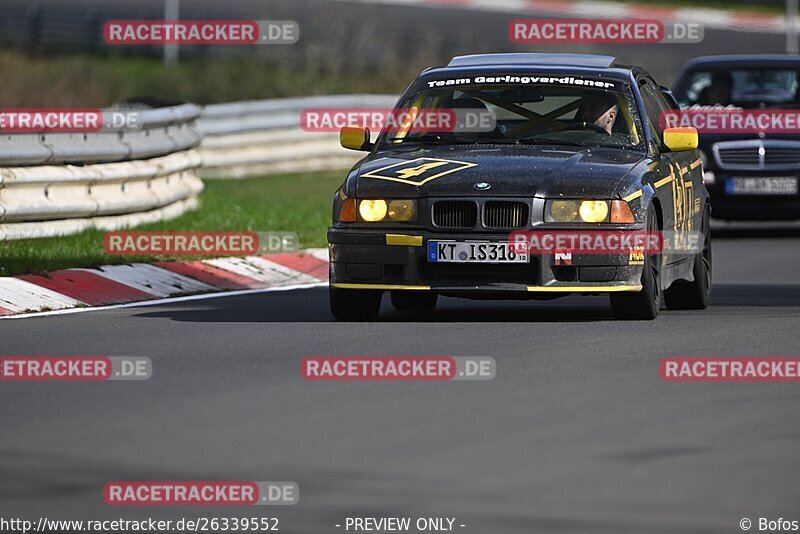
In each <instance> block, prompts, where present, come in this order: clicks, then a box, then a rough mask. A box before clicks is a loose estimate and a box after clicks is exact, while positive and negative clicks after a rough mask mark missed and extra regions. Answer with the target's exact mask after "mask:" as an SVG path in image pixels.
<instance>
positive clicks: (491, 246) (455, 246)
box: [428, 241, 529, 263]
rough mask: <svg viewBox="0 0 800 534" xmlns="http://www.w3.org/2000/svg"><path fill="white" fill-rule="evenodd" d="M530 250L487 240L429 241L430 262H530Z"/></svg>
mask: <svg viewBox="0 0 800 534" xmlns="http://www.w3.org/2000/svg"><path fill="white" fill-rule="evenodd" d="M528 261H529V255H528V251H527V250H525V251H521V252H517V251H515V250H514V247H513V246H512V245H511V243H508V242H499V243H491V242H487V241H466V242H462V241H428V262H430V263H439V262H442V263H444V262H448V263H528Z"/></svg>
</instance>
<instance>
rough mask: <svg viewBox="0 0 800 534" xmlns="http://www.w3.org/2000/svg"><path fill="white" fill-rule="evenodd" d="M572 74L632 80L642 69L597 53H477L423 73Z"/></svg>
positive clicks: (454, 74)
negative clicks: (621, 63)
mask: <svg viewBox="0 0 800 534" xmlns="http://www.w3.org/2000/svg"><path fill="white" fill-rule="evenodd" d="M534 69H535V70H536V72H541V73H550V72H552V73H560V74H565V73H570V74H581V75H588V76H592V75H594V76H601V77H609V78H613V79H617V80H629V79H630V77H631V72H634V73H638V72H640V71H641V69H640V68H639V67H629V66H625V65H619V64H617V63H616V58H614V57H613V56H601V55H594V54H536V53H508V54H475V55H470V56H456V57H454V58H453V59H452V60H450V62H449V63H448V64H447V66H445V67H435V68H432V69H427V70H426V71H425V72H423V74H422V76H421V77H423V78H427V77H430V76H458V75H459V74H462V73H463V74H475V73H478V72H480V73H487V72H492V73H498V72H529V71H531V70H534Z"/></svg>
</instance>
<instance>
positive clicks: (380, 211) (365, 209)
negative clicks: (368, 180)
mask: <svg viewBox="0 0 800 534" xmlns="http://www.w3.org/2000/svg"><path fill="white" fill-rule="evenodd" d="M386 212H387V207H386V201H385V200H383V199H377V200H362V201H361V203H360V204H359V205H358V213H359V214H360V215H361V218H362V219H364V220H365V221H367V222H377V221H382V220H383V219H384V218H385V217H386Z"/></svg>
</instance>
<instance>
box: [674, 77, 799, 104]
mask: <svg viewBox="0 0 800 534" xmlns="http://www.w3.org/2000/svg"><path fill="white" fill-rule="evenodd" d="M675 97H676V98H677V99H678V103H679V104H680V105H681V107H682V108H688V107H692V106H735V107H741V108H746V109H747V108H763V107H774V106H781V107H791V108H797V107H800V94H798V70H797V69H787V68H754V69H734V70H728V69H724V70H723V69H720V70H698V71H695V72H692V73H690V74H688V75H687V76H685V77H684V79H683V81H682V82H681V83H680V84H679V86H678V88H677V91H676V93H675Z"/></svg>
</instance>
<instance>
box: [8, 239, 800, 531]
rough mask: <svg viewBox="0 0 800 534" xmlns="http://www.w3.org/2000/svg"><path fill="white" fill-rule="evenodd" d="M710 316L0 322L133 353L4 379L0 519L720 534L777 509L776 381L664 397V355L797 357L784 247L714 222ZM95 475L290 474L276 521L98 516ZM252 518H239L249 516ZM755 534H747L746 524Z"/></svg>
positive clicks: (464, 311) (516, 314)
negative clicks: (53, 376) (101, 373)
mask: <svg viewBox="0 0 800 534" xmlns="http://www.w3.org/2000/svg"><path fill="white" fill-rule="evenodd" d="M714 247H715V248H714V267H715V270H714V287H713V295H712V296H713V305H712V307H711V308H709V309H708V310H706V311H702V312H666V311H662V314H661V316H659V318H658V319H657V320H655V321H652V322H615V321H613V320H612V319H611V316H610V313H609V310H608V307H607V300H606V298H603V297H582V298H581V297H570V298H567V299H562V300H558V301H553V302H527V303H524V302H523V303H493V302H471V301H461V300H455V299H444V300H443V301H442V304H441V306H440V308H439V309H438V310H437V311H436V312H435V313H431V314H428V315H424V316H414V315H407V314H402V313H398V312H394V311H392V310H391V309H390V308H389V307H388V306H387V305H385V306H386V307H385V308H384V313H383V315H382V317H381V321H380V322H378V323H374V324H347V323H335V322H333V321H332V318H331V317H330V315H329V313H328V310H327V293H326V290H325V289H323V288H320V289H309V290H297V291H290V292H272V293H261V294H256V295H249V296H239V297H225V298H216V299H208V300H197V301H192V302H184V303H172V304H170V303H166V304H163V305H158V306H150V307H134V308H126V309H116V310H105V311H89V312H82V313H76V314H68V315H55V316H48V317H37V318H26V319H11V320H2V321H0V339H2V352H3V354H5V355H26V356H27V355H30V356H33V355H106V356H149V357H150V358H152V360H153V366H154V374H153V377H152V379H150V380H149V381H145V382H103V383H94V384H90V383H87V384H78V383H74V382H73V383H36V382H22V383H4V384H3V385H2V386H1V387H0V422H1V424H2V431H0V509H2V510H4V511H5V512H6V515H9V512H13V514H14V515H15V516H18V517H24V518H31V519H36V518H38V517H39V516H45V517H49V518H51V519H70V518H73V519H104V518H109V519H112V518H119V517H124V518H128V519H132V518H139V517H147V516H151V517H156V518H165V519H166V518H180V517H199V516H205V517H222V516H234V515H246V516H267V515H272V514H274V515H276V516H277V517H279V518H280V520H281V531H283V532H296V533H304V534H312V533H313V534H323V533H328V532H343V529H341V528H336V527H335V526H334V525H336V524H339V523H341V522H342V521H343V519H344V517H345V516H347V515H357V516H387V515H388V516H394V515H410V516H412V517H418V516H433V517H440V516H448V517H455V518H456V524H465V525H466V526H465V527H464V528H458V529H457V530H458V531H462V532H470V533H479V534H503V533H520V532H536V533H540V532H543V533H549V532H553V533H562V532H563V533H566V532H609V533H612V532H613V533H618V534H619V533H636V534H641V533H682V534H693V533H726V532H740V530H739V526H738V524H739V520H740V519H741V518H742V517H751V518H756V517H761V516H764V517H772V518H775V519H777V518H778V517H783V518H792V519H797V517H796V516H797V515H798V511H799V510H800V486H798V484H797V481H798V480H800V457H798V454H797V451H798V450H800V412H798V410H797V406H798V402H800V391H799V390H798V386H797V384H796V383H795V384H776V383H766V384H733V383H728V384H711V383H699V384H671V383H665V382H663V381H662V380H661V379H660V377H659V363H660V360H661V359H662V358H663V357H665V356H670V355H686V356H694V355H796V354H797V350H798V346H800V282H799V281H798V276H797V272H798V270H797V262H798V258H799V257H800V256H799V255H798V251H800V238H798V237H797V231H796V230H795V229H792V228H790V229H788V230H784V231H779V230H776V231H769V232H764V231H735V230H729V229H726V230H724V231H722V232H717V235H715V241H714ZM312 355H318V356H319V355H453V356H487V355H488V356H493V357H494V358H495V359H496V361H497V377H496V379H494V380H492V381H483V382H445V383H420V382H409V383H401V382H395V383H383V382H377V383H363V382H361V383H359V382H340V383H335V382H329V383H314V382H304V381H303V380H302V379H301V377H300V360H301V358H303V357H304V356H312ZM110 480H292V481H296V482H297V483H299V485H300V491H301V497H300V503H299V504H297V505H296V506H293V507H258V508H257V509H253V508H248V509H246V510H243V509H235V508H216V509H198V508H135V509H130V508H112V507H108V506H106V505H105V504H104V503H103V499H102V488H103V485H104V484H105V483H106V482H107V481H110ZM254 512H255V513H254ZM754 530H755V529H754Z"/></svg>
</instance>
